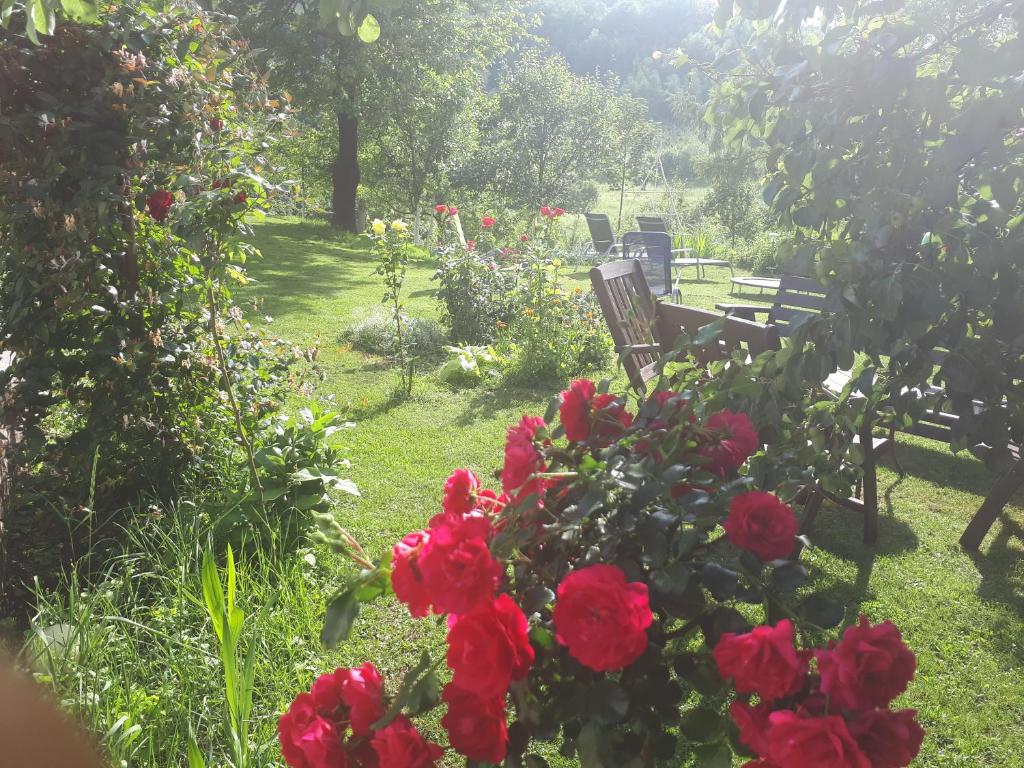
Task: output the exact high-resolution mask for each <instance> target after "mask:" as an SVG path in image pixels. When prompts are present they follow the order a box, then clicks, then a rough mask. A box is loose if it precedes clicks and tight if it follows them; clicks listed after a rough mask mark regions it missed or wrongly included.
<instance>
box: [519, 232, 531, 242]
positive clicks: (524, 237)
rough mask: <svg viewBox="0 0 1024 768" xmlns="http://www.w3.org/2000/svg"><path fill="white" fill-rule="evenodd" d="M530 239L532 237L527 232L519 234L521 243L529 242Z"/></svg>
mask: <svg viewBox="0 0 1024 768" xmlns="http://www.w3.org/2000/svg"><path fill="white" fill-rule="evenodd" d="M529 239H530V236H529V235H527V234H525V233H524V234H522V235H520V236H519V242H520V243H525V242H528V241H529Z"/></svg>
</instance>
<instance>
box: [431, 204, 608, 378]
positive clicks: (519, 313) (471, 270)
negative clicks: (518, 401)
mask: <svg viewBox="0 0 1024 768" xmlns="http://www.w3.org/2000/svg"><path fill="white" fill-rule="evenodd" d="M441 209H444V212H442V211H441ZM448 210H449V209H448V208H447V206H444V205H439V206H438V215H439V216H440V221H439V225H440V231H441V245H440V246H439V248H438V251H439V254H440V259H441V262H440V266H439V269H438V271H437V274H436V275H435V279H437V280H439V281H440V283H441V287H440V289H439V290H438V299H439V300H440V301H441V303H442V315H443V317H444V318H445V321H446V323H447V324H448V326H449V328H450V329H451V333H452V340H453V341H456V342H460V343H470V344H480V343H484V344H486V343H491V342H493V343H494V345H495V349H496V350H497V352H498V356H499V358H500V360H501V363H502V366H503V367H504V368H505V375H506V378H507V379H508V380H509V381H512V382H516V383H529V382H536V381H541V380H556V381H558V380H561V381H566V380H568V379H569V378H571V377H573V376H576V375H580V374H583V373H586V372H588V371H592V370H597V369H599V368H601V367H602V366H603V365H604V364H605V363H606V362H607V361H608V358H609V356H610V352H609V348H610V345H609V341H608V336H607V332H606V330H605V327H604V321H603V319H602V315H601V312H600V309H599V308H598V306H597V302H596V300H595V298H594V296H593V294H592V293H591V292H589V291H583V290H582V289H580V288H576V289H572V290H570V289H568V288H567V287H566V286H565V281H564V275H563V266H564V265H563V262H562V260H561V258H559V257H557V256H556V254H558V253H559V246H558V245H557V243H558V240H559V233H558V227H557V224H556V222H557V221H558V220H559V219H560V218H561V217H562V216H563V215H564V213H565V211H564V210H563V209H561V208H551V207H549V206H543V207H542V208H541V209H540V224H539V225H535V226H534V231H535V234H534V236H532V237H531V236H530V235H527V234H522V235H520V236H519V237H518V238H517V239H516V241H515V246H511V245H506V246H502V245H500V244H499V238H498V237H496V236H495V234H494V230H495V227H496V226H497V221H496V220H495V219H494V217H491V216H486V217H484V218H483V219H482V223H481V234H480V236H479V237H478V238H477V239H475V240H467V241H466V247H464V248H463V247H460V246H459V244H458V243H457V242H450V243H449V242H447V240H449V239H451V238H450V237H449V236H447V235H446V234H445V233H446V232H447V231H448V230H450V228H451V227H452V225H453V220H454V219H453V217H452V216H451V214H449V213H448V212H447V211H448ZM452 210H454V209H452ZM460 226H461V225H460Z"/></svg>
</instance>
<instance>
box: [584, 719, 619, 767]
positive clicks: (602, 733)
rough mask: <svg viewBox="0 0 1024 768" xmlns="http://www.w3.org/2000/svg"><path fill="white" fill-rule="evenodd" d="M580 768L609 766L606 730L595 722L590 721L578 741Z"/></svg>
mask: <svg viewBox="0 0 1024 768" xmlns="http://www.w3.org/2000/svg"><path fill="white" fill-rule="evenodd" d="M577 743H578V745H579V753H580V768H605V766H611V762H609V761H608V759H607V752H608V743H607V729H606V728H604V727H602V726H601V724H600V723H598V722H597V721H596V720H590V721H589V722H588V723H587V724H586V725H585V726H583V730H581V731H580V736H579V739H578V742H577Z"/></svg>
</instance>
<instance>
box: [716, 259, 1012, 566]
mask: <svg viewBox="0 0 1024 768" xmlns="http://www.w3.org/2000/svg"><path fill="white" fill-rule="evenodd" d="M715 307H716V308H717V309H720V310H722V311H723V312H725V313H726V314H728V315H730V316H733V317H740V318H746V319H749V320H753V319H755V318H756V317H757V316H758V315H760V314H765V313H766V314H767V315H768V317H767V319H766V322H767V324H768V325H774V326H775V327H777V328H778V329H779V336H781V337H782V338H786V337H788V336H790V335H791V334H792V332H793V330H795V328H796V327H797V325H798V324H799V323H800V322H802V321H803V320H804V319H806V318H807V317H811V316H813V315H816V314H819V313H821V312H824V311H829V312H842V311H844V310H843V307H842V304H841V303H840V302H839V301H838V300H837V299H834V298H832V297H830V296H829V295H828V292H827V291H826V289H825V288H824V286H822V285H821V284H820V283H819V282H818V281H817V280H813V279H811V278H809V277H802V276H799V275H784V276H783V277H782V278H780V280H779V287H778V290H777V292H776V294H775V296H774V298H773V300H772V303H771V304H770V305H768V306H765V305H760V304H730V303H727V302H720V303H718V304H716V305H715ZM947 354H948V352H947V351H946V350H944V349H935V350H933V351H932V353H931V359H932V363H933V364H935V365H941V364H942V361H943V360H944V359H945V357H946V355H947ZM848 380H849V374H848V373H847V372H842V371H841V372H838V373H836V374H833V375H832V376H831V377H830V381H829V382H827V386H828V388H830V389H833V390H840V389H842V388H843V386H845V384H846V381H848ZM906 396H911V397H913V398H915V399H916V400H919V401H921V400H924V401H934V403H935V405H934V407H929V408H927V409H925V410H924V412H923V413H922V414H920V415H919V416H918V418H917V419H916V420H915V421H914V423H913V424H911V425H910V426H909V427H903V428H901V429H900V431H901V432H905V433H907V434H910V435H916V436H918V437H925V438H928V439H931V440H939V441H941V442H944V443H950V442H952V439H953V433H954V430H955V429H956V428H957V425H958V422H959V417H958V416H957V415H956V414H955V413H950V412H949V411H946V410H943V408H942V405H943V400H944V397H945V395H944V390H942V388H940V387H935V386H929V387H926V388H923V389H920V390H912V391H911V390H907V391H905V392H903V393H901V394H900V395H898V396H897V399H898V398H899V397H906ZM976 407H978V408H980V407H982V404H981V403H976ZM892 433H893V429H892V428H890V437H892ZM877 439H878V438H875V440H877ZM888 447H889V448H892V449H893V450H895V446H894V445H891V446H888ZM886 448H887V447H886V446H884V445H883V446H882V449H886ZM1010 452H1011V455H1012V456H1013V457H1014V463H1013V464H1012V465H1011V466H1010V468H1009V469H1007V470H1006V471H1005V472H1004V473H1003V474H1001V475H1000V476H999V477H998V478H997V479H996V482H995V484H994V485H993V486H992V488H991V490H990V491H989V493H988V495H987V496H986V497H985V500H984V502H982V505H981V507H979V508H978V511H977V512H976V513H975V514H974V517H972V518H971V520H970V522H969V523H968V525H967V528H966V530H964V532H963V535H962V536H961V537H960V545H961V546H962V547H963V548H964V549H965V550H968V551H972V552H973V551H976V550H977V549H978V547H980V546H981V542H982V540H983V539H984V538H985V535H986V534H987V533H988V531H989V529H990V528H991V527H992V524H993V523H994V522H995V520H996V518H997V517H998V516H999V513H1000V512H1001V511H1002V510H1003V508H1004V507H1005V506H1006V504H1007V503H1008V502H1009V500H1010V498H1011V497H1012V496H1013V494H1014V493H1015V492H1016V491H1017V490H1018V489H1019V488H1021V487H1022V486H1024V462H1022V461H1021V446H1018V445H1012V444H1011V445H1010ZM894 455H895V454H894ZM897 463H898V461H897ZM874 492H875V491H873V490H870V489H867V488H866V489H865V492H864V496H865V497H867V496H868V495H869V494H870V493H874ZM812 519H813V518H812Z"/></svg>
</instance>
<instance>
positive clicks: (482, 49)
mask: <svg viewBox="0 0 1024 768" xmlns="http://www.w3.org/2000/svg"><path fill="white" fill-rule="evenodd" d="M521 16H522V15H521V13H520V12H519V11H518V10H516V9H509V8H507V7H501V6H498V5H496V4H494V5H492V4H489V3H482V2H475V3H454V4H453V3H445V4H440V3H439V4H437V6H436V7H435V8H433V9H432V11H431V12H430V13H426V14H423V16H422V18H420V20H419V21H417V22H416V23H412V22H411V21H410V22H409V23H402V24H401V25H400V26H397V27H396V28H395V29H394V30H393V33H392V34H389V35H388V36H386V38H382V41H381V44H380V45H378V46H377V47H376V48H375V49H374V50H373V51H372V54H371V57H372V58H371V66H370V67H369V70H368V73H367V84H366V88H367V92H368V93H374V94H381V97H379V98H373V99H372V100H368V102H367V103H366V104H365V108H364V124H365V125H366V128H367V136H368V138H367V139H366V141H364V143H363V157H364V158H365V159H366V163H365V165H366V168H367V174H366V177H367V179H368V181H369V182H370V184H371V185H372V186H373V187H374V188H375V190H376V191H377V194H378V196H379V197H380V198H381V205H382V206H386V207H393V208H395V209H397V211H398V212H412V213H417V214H418V212H419V209H420V207H421V205H422V204H423V203H424V201H425V196H426V195H427V194H428V193H431V192H432V193H433V194H434V195H435V196H436V195H438V194H439V191H440V189H441V188H442V187H443V186H444V179H445V176H446V175H447V173H448V172H449V171H450V170H451V168H452V167H453V166H454V165H455V164H456V162H457V159H458V158H459V156H460V155H462V154H468V153H469V152H470V151H472V149H473V148H474V147H475V146H476V137H477V134H478V122H479V120H480V117H481V104H482V102H483V101H484V99H485V97H484V95H483V91H484V87H485V77H486V75H487V72H488V70H489V67H490V66H491V64H492V63H493V62H494V61H495V60H497V59H499V58H500V57H502V56H503V55H505V53H506V52H507V51H508V49H509V46H510V44H511V41H512V40H513V38H514V37H516V36H517V35H518V34H519V33H520V32H521V31H522V17H521ZM410 51H416V52H420V53H419V54H418V55H410V54H409V52H410Z"/></svg>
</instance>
